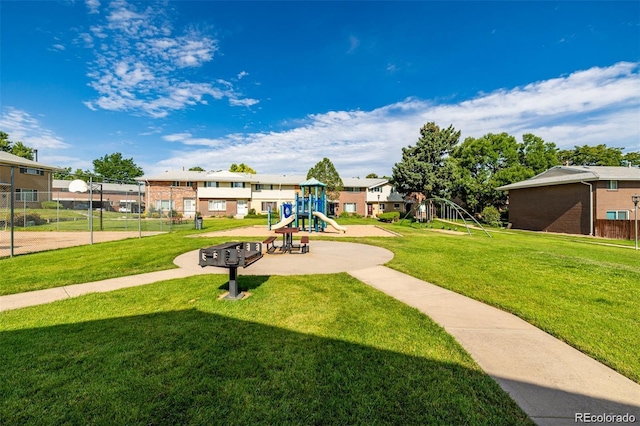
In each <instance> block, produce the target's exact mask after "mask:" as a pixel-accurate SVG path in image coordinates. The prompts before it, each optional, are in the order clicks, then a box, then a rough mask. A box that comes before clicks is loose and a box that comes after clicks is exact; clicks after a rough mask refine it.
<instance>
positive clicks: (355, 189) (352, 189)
mask: <svg viewBox="0 0 640 426" xmlns="http://www.w3.org/2000/svg"><path fill="white" fill-rule="evenodd" d="M344 191H345V192H360V191H361V190H360V188H359V187H357V186H345V187H344Z"/></svg>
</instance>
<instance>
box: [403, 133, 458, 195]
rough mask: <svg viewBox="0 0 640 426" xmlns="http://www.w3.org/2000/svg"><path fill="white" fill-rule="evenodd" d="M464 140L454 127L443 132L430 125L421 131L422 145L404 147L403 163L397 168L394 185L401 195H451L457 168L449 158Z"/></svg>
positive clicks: (420, 140) (420, 143)
mask: <svg viewBox="0 0 640 426" xmlns="http://www.w3.org/2000/svg"><path fill="white" fill-rule="evenodd" d="M459 139H460V131H457V130H455V129H454V128H453V126H449V127H448V128H446V129H440V127H438V126H437V125H436V124H435V123H433V122H429V123H427V124H425V125H424V126H422V128H421V129H420V138H419V139H418V142H417V143H416V144H415V145H414V146H411V145H409V146H408V147H405V148H402V160H401V161H400V162H399V163H396V164H395V165H394V166H393V174H392V177H391V183H392V184H393V185H394V186H395V188H396V190H397V191H398V192H399V193H401V194H405V195H408V194H411V193H414V192H418V193H421V194H423V195H424V196H425V197H431V196H443V197H446V196H448V195H450V192H451V189H452V186H453V185H452V179H453V173H454V168H453V164H452V163H451V162H450V161H447V156H448V155H449V153H450V152H451V151H452V150H453V148H454V147H455V146H456V144H457V143H458V141H459Z"/></svg>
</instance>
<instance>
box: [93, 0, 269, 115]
mask: <svg viewBox="0 0 640 426" xmlns="http://www.w3.org/2000/svg"><path fill="white" fill-rule="evenodd" d="M164 6H165V3H163V2H158V3H141V4H138V5H137V6H136V5H133V4H129V3H128V2H127V1H125V0H116V1H113V2H112V3H111V4H110V5H109V7H108V13H107V14H106V16H105V17H103V18H102V19H101V21H100V22H99V23H98V24H97V25H93V26H92V27H91V35H89V34H81V38H82V40H83V41H84V44H85V46H87V47H89V48H92V49H95V50H94V53H95V55H96V56H95V60H94V61H93V62H92V64H91V66H90V70H89V72H88V73H87V75H88V77H89V78H90V82H89V86H90V87H92V88H93V89H94V90H95V91H96V92H97V94H98V96H97V98H95V99H93V100H87V101H85V102H84V104H85V105H86V106H87V107H88V108H90V109H92V110H97V109H106V110H110V111H124V112H131V113H134V114H141V115H148V116H151V117H165V116H167V115H168V114H169V113H171V112H172V111H175V110H181V109H184V108H187V107H189V106H193V105H198V104H207V97H211V98H213V99H216V100H220V99H223V98H226V99H228V101H229V105H231V106H245V107H246V106H251V105H254V104H255V103H257V102H258V101H257V100H255V99H250V98H244V97H243V96H242V95H241V94H240V93H239V92H238V91H236V90H235V89H234V87H233V84H231V83H229V82H224V83H220V82H219V81H216V80H212V81H192V80H190V79H189V78H190V77H187V75H188V74H185V73H184V72H183V70H184V69H186V68H199V67H202V66H203V65H204V64H206V63H208V62H210V61H212V60H213V58H214V55H215V54H216V52H217V51H218V40H216V39H215V38H212V37H211V36H210V35H208V34H207V33H206V32H204V31H200V30H198V29H195V28H187V29H185V30H184V32H183V33H182V34H181V35H175V34H174V32H175V31H174V29H173V27H172V23H171V21H170V20H169V17H168V16H169V13H168V12H167V11H165V10H164ZM95 38H98V39H100V40H101V43H100V46H99V47H98V48H94V42H93V41H94V39H95ZM189 75H192V74H189Z"/></svg>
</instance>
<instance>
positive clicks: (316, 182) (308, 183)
mask: <svg viewBox="0 0 640 426" xmlns="http://www.w3.org/2000/svg"><path fill="white" fill-rule="evenodd" d="M300 186H327V185H325V184H324V183H322V182H320V181H319V180H318V179H316V178H311V179H307V180H305V181H304V182H300Z"/></svg>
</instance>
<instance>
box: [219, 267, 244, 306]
mask: <svg viewBox="0 0 640 426" xmlns="http://www.w3.org/2000/svg"><path fill="white" fill-rule="evenodd" d="M237 276H238V267H236V266H232V267H230V268H229V294H227V295H226V296H225V297H224V298H225V299H227V300H238V299H242V298H243V297H244V293H242V292H238V282H237V281H236V278H237Z"/></svg>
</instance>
